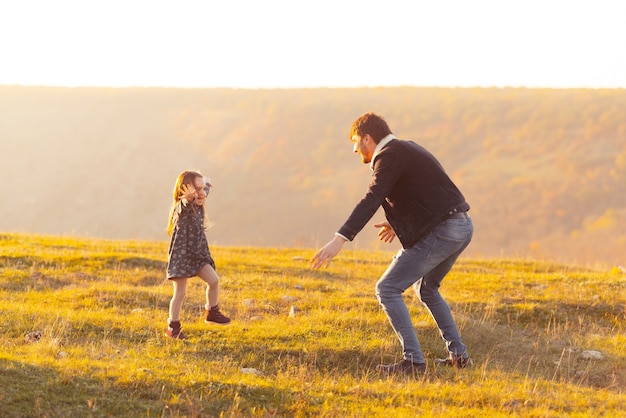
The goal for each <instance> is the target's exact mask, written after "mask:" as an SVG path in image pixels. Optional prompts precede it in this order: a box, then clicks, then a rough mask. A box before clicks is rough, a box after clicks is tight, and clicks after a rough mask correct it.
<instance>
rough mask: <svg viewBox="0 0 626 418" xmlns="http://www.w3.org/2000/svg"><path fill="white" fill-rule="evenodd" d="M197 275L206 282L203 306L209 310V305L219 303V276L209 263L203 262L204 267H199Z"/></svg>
mask: <svg viewBox="0 0 626 418" xmlns="http://www.w3.org/2000/svg"><path fill="white" fill-rule="evenodd" d="M198 277H200V278H201V279H202V280H204V281H205V282H206V284H207V286H206V306H205V308H206V309H207V310H210V309H211V307H213V306H216V305H217V304H218V303H219V294H220V289H219V277H218V275H217V273H216V272H215V270H214V269H213V267H211V266H210V265H209V264H205V265H204V267H202V268H201V269H200V271H199V272H198Z"/></svg>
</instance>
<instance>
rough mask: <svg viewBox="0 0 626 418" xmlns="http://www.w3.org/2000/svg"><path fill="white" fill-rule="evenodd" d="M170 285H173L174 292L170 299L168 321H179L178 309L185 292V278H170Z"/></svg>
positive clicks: (181, 304)
mask: <svg viewBox="0 0 626 418" xmlns="http://www.w3.org/2000/svg"><path fill="white" fill-rule="evenodd" d="M172 285H173V286H174V294H173V295H172V300H170V317H169V322H177V321H180V309H181V307H182V306H183V301H184V300H185V294H186V293H187V279H172Z"/></svg>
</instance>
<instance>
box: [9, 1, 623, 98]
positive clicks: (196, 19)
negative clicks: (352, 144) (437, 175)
mask: <svg viewBox="0 0 626 418" xmlns="http://www.w3.org/2000/svg"><path fill="white" fill-rule="evenodd" d="M0 54H1V55H0V84H4V85H6V84H23V85H60V86H180V87H221V86H224V87H243V88H257V87H261V88H265V87H268V88H273V87H287V88H288V87H320V86H326V87H341V86H347V87H361V86H397V85H411V86H526V87H621V88H626V0H589V1H580V0H567V1H561V0H519V1H518V0H512V1H507V0H450V1H446V0H428V1H422V0H404V1H402V0H376V1H371V0H354V1H353V0H331V1H329V0H315V1H301V0H248V1H244V0H195V1H185V0H169V1H162V0H121V1H120V0H80V1H70V0H42V1H33V0H0Z"/></svg>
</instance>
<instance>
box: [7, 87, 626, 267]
mask: <svg viewBox="0 0 626 418" xmlns="http://www.w3.org/2000/svg"><path fill="white" fill-rule="evenodd" d="M624 109H626V91H625V90H624V89H604V90H594V89H521V88H502V89H500V88H417V87H398V88H363V89H352V88H346V89H276V90H273V89H270V90H245V89H165V88H124V89H107V88H52V87H20V86H0V114H1V115H2V116H1V117H0V118H1V119H0V158H1V162H2V164H0V173H1V174H2V177H3V178H4V179H5V181H4V182H3V185H2V188H3V189H2V194H3V196H5V203H4V204H3V205H2V207H1V209H0V230H5V231H18V232H21V231H24V232H36V233H46V234H50V233H51V234H76V235H90V236H100V237H105V238H127V239H132V238H139V239H144V238H145V239H166V234H165V224H166V218H167V211H168V208H169V204H170V199H171V197H170V195H171V188H172V186H173V183H174V179H175V177H176V175H177V174H178V173H179V172H180V171H182V170H183V169H186V168H197V169H199V170H201V171H203V172H204V173H205V174H206V175H208V176H210V177H211V178H212V179H213V181H214V183H215V188H214V189H213V190H212V192H211V195H210V196H209V202H208V206H207V209H208V213H209V216H210V219H211V221H212V223H213V226H212V227H211V229H209V231H208V235H209V241H210V242H215V243H219V244H221V245H262V246H279V247H280V246H286V247H290V246H303V247H310V246H318V245H321V244H323V243H324V242H325V241H326V240H327V239H328V238H329V237H331V236H332V233H333V232H334V231H335V230H336V229H337V228H338V227H339V226H340V225H341V224H342V223H343V221H344V220H345V218H346V217H347V216H348V215H349V213H350V210H351V209H352V207H353V206H354V204H355V203H356V202H357V201H358V199H360V197H361V195H362V194H363V192H364V190H365V188H366V186H367V183H368V181H369V170H368V168H367V167H366V166H364V165H363V164H361V163H360V160H358V158H357V157H356V156H354V155H353V154H352V148H351V145H350V143H349V142H348V133H349V128H350V124H351V123H352V121H353V120H354V119H355V118H356V117H357V116H359V115H360V114H362V113H364V112H366V111H375V112H377V113H380V114H382V115H383V116H385V118H386V119H387V121H388V122H389V124H390V126H391V128H392V130H393V131H394V133H395V134H396V136H398V137H400V138H402V139H413V140H415V141H417V142H419V143H421V144H423V145H424V146H426V147H427V148H428V149H430V150H431V151H432V152H433V153H434V154H435V155H436V156H437V157H438V158H439V159H440V160H441V162H442V163H443V165H444V167H445V168H446V169H447V171H448V172H449V173H450V175H451V176H452V177H453V178H454V180H455V181H456V182H457V183H458V185H459V186H460V188H461V189H462V190H463V192H464V193H465V195H466V197H467V199H468V201H469V202H470V204H471V205H472V210H471V212H470V213H471V214H472V217H473V219H474V221H475V225H476V235H475V238H474V242H473V243H472V244H471V245H470V247H469V248H468V250H467V251H468V254H469V255H473V256H485V257H491V256H498V257H499V256H525V255H532V256H533V257H547V258H554V259H558V260H562V261H567V262H576V263H581V264H585V263H587V264H589V263H607V264H610V265H615V264H622V265H623V264H624V263H625V262H626V260H625V258H626V112H624ZM381 216H382V215H381ZM355 246H356V247H357V248H365V247H371V246H374V247H376V248H390V249H396V248H398V247H397V245H392V246H390V247H384V246H382V245H381V244H379V243H377V242H376V240H375V231H374V228H372V227H371V226H367V227H366V229H365V230H364V231H363V232H362V233H361V235H360V236H359V237H358V238H357V242H356V243H355Z"/></svg>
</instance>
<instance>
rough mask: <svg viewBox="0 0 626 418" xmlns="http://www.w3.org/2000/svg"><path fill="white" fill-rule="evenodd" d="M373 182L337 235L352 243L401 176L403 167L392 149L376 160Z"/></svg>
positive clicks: (381, 154)
mask: <svg viewBox="0 0 626 418" xmlns="http://www.w3.org/2000/svg"><path fill="white" fill-rule="evenodd" d="M373 170H374V172H373V174H372V181H371V182H370V185H369V187H368V189H367V192H366V193H365V196H363V198H362V199H361V201H360V202H359V203H357V205H356V206H355V208H354V209H353V210H352V214H351V215H350V216H349V217H348V220H346V222H345V223H344V224H343V226H341V228H339V230H338V231H337V233H339V234H341V235H343V236H344V237H346V238H348V239H349V240H350V241H352V240H353V239H354V238H355V237H356V235H357V234H358V233H359V232H361V230H362V229H363V227H365V225H366V224H367V222H369V220H370V219H372V216H374V214H375V213H376V211H377V210H378V208H379V207H380V205H381V204H382V202H383V200H384V199H385V197H386V196H388V194H389V191H390V190H391V189H392V188H393V186H394V185H395V183H396V182H397V180H398V177H399V176H400V172H401V167H400V166H399V164H397V159H396V158H395V157H394V155H393V152H391V150H390V149H388V148H384V149H383V151H381V152H380V153H379V154H378V155H377V156H376V160H374V168H373Z"/></svg>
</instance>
